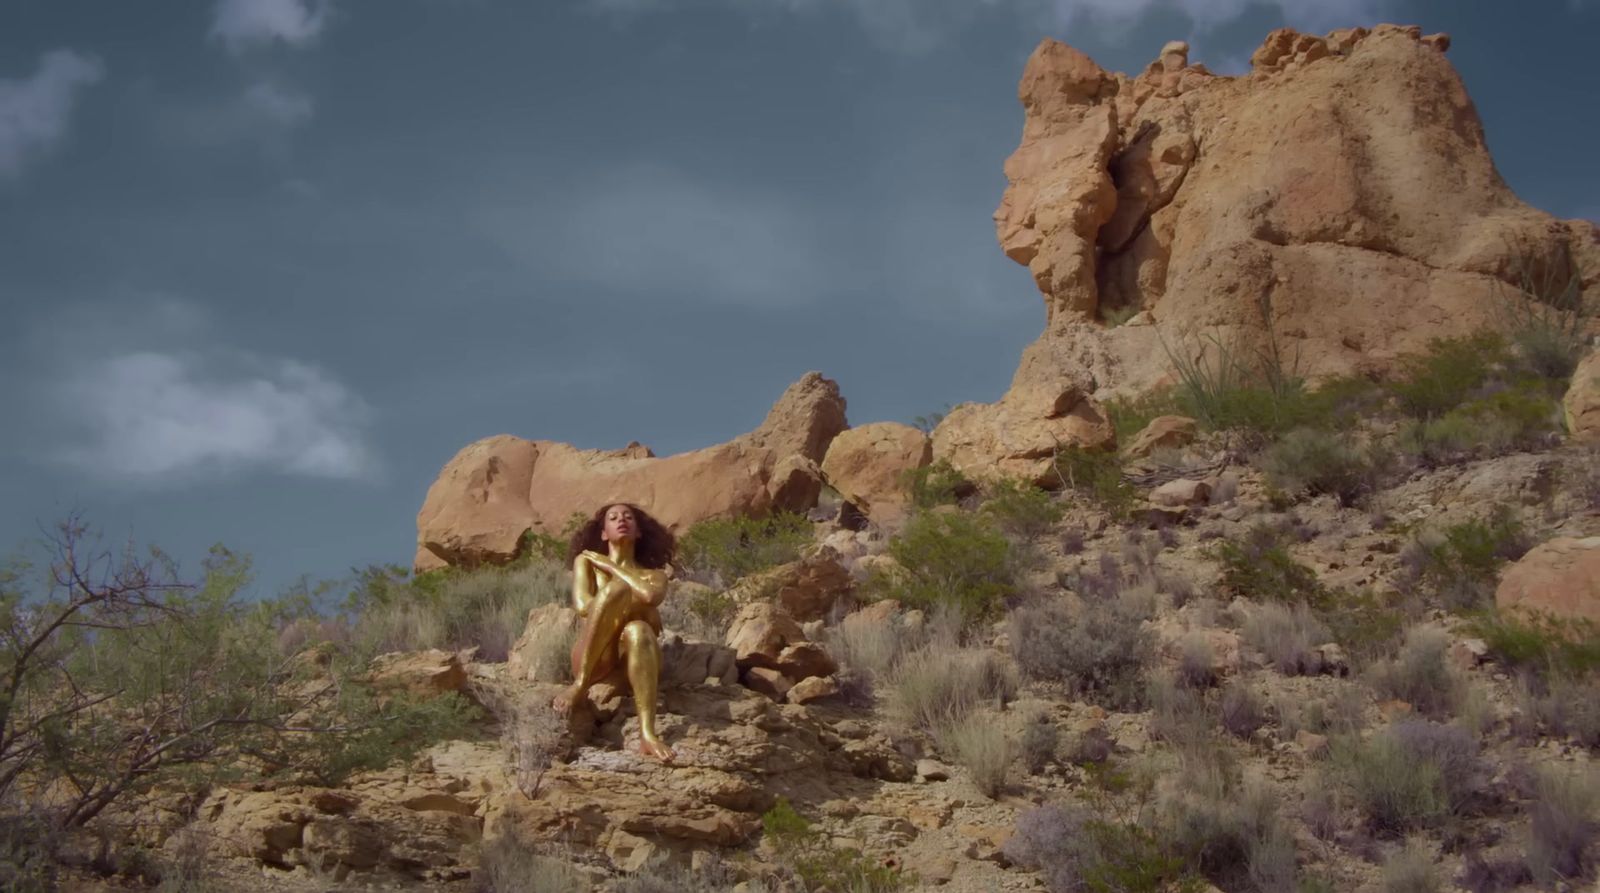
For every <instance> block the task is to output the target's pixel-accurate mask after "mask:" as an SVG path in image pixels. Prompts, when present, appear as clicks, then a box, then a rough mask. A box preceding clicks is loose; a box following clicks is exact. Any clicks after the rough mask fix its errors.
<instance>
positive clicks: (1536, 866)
mask: <svg viewBox="0 0 1600 893" xmlns="http://www.w3.org/2000/svg"><path fill="white" fill-rule="evenodd" d="M1529 812H1530V814H1531V818H1532V823H1531V826H1530V829H1529V830H1530V836H1529V841H1528V867H1529V868H1530V869H1532V871H1533V876H1534V879H1535V880H1537V881H1538V882H1539V883H1541V884H1545V885H1550V886H1553V885H1554V884H1555V883H1556V882H1557V881H1558V880H1559V881H1566V882H1573V881H1578V880H1582V879H1586V878H1588V877H1589V876H1590V875H1592V874H1593V872H1594V862H1595V860H1594V849H1595V842H1596V840H1597V839H1600V783H1597V782H1596V780H1595V777H1594V775H1593V774H1592V773H1588V772H1584V771H1583V770H1576V771H1573V772H1568V773H1562V772H1558V771H1555V770H1549V771H1546V772H1544V773H1543V774H1541V775H1540V776H1539V777H1538V780H1537V782H1536V784H1535V791H1534V802H1533V805H1532V807H1531V808H1530V809H1529Z"/></svg>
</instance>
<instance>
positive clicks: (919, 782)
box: [72, 26, 1600, 893]
mask: <svg viewBox="0 0 1600 893" xmlns="http://www.w3.org/2000/svg"><path fill="white" fill-rule="evenodd" d="M1448 43H1449V41H1448V39H1447V38H1445V37H1443V36H1441V35H1436V36H1432V37H1426V38H1425V37H1423V36H1421V35H1420V33H1418V32H1417V31H1416V29H1407V28H1400V27H1393V26H1384V27H1380V28H1377V29H1375V30H1374V31H1372V32H1370V33H1369V32H1367V31H1365V30H1363V29H1356V30H1351V31H1341V32H1335V33H1333V34H1330V35H1327V36H1326V37H1315V36H1310V35H1301V34H1296V33H1293V32H1288V31H1282V32H1275V33H1274V34H1272V35H1269V37H1268V38H1267V40H1266V42H1265V43H1264V44H1263V45H1262V47H1261V48H1260V50H1258V51H1257V53H1256V54H1255V56H1254V57H1253V60H1252V62H1253V70H1252V72H1251V73H1250V74H1248V75H1245V76H1242V77H1237V78H1223V77H1217V76H1215V75H1212V74H1210V73H1209V72H1207V71H1205V70H1204V68H1203V67H1201V66H1193V65H1189V64H1188V62H1187V59H1186V51H1185V48H1184V47H1183V46H1182V45H1181V44H1171V45H1168V47H1167V48H1166V49H1165V50H1164V51H1163V53H1162V56H1161V58H1160V59H1159V60H1158V61H1156V62H1155V63H1153V64H1152V65H1151V67H1150V68H1149V69H1148V70H1146V71H1145V72H1143V73H1141V74H1139V75H1137V76H1136V77H1131V78H1130V77H1127V76H1125V75H1121V74H1113V73H1109V72H1106V71H1104V70H1103V69H1101V68H1100V67H1099V66H1097V65H1096V64H1095V63H1094V62H1093V61H1092V60H1090V59H1088V57H1086V56H1084V55H1083V54H1082V53H1079V52H1077V51H1076V50H1073V49H1072V48H1070V47H1067V46H1064V45H1061V44H1059V43H1055V42H1046V43H1044V44H1042V45H1041V46H1040V47H1039V49H1038V50H1037V51H1036V52H1035V53H1034V55H1033V57H1032V58H1031V59H1030V61H1029V63H1028V65H1027V68H1026V70H1025V72H1024V74H1023V79H1022V85H1021V88H1020V97H1021V100H1022V102H1023V105H1024V108H1025V109H1026V112H1027V118H1026V123H1025V128H1024V133H1023V137H1022V144H1021V146H1020V147H1019V148H1018V150H1017V152H1016V154H1015V155H1013V156H1012V158H1011V159H1010V160H1009V161H1008V162H1007V166H1006V173H1007V176H1008V177H1009V179H1010V183H1011V185H1010V187H1009V188H1008V189H1007V191H1006V193H1005V196H1004V198H1003V199H1002V202H1001V205H1000V208H999V210H998V211H997V212H996V222H997V227H998V233H999V238H1000V242H1001V248H1002V249H1003V250H1004V251H1005V252H1006V253H1007V254H1008V255H1009V256H1010V257H1012V258H1013V259H1015V260H1017V261H1018V262H1020V263H1024V264H1026V265H1028V267H1029V268H1030V270H1032V271H1033V273H1034V278H1035V281H1036V282H1037V283H1038V285H1039V288H1040V291H1041V293H1042V294H1043V295H1044V297H1045V299H1046V302H1047V306H1048V307H1049V315H1048V320H1049V321H1048V325H1047V328H1046V331H1045V332H1044V334H1043V335H1042V336H1041V338H1040V339H1039V341H1037V342H1036V343H1035V344H1034V345H1032V346H1031V347H1030V348H1028V350H1027V351H1026V352H1025V353H1024V355H1023V357H1022V358H1021V361H1020V363H1019V367H1018V370H1017V374H1016V377H1015V379H1014V381H1013V384H1012V387H1011V389H1010V390H1009V391H1008V393H1007V394H1006V395H1004V397H1002V398H1001V399H1000V400H999V401H997V402H996V403H994V404H989V405H966V406H961V407H957V408H955V409H953V410H952V411H951V412H950V413H949V414H948V415H947V416H946V417H944V418H943V419H942V420H941V421H940V422H939V423H938V424H937V426H935V427H933V429H932V430H931V432H930V431H923V430H919V429H917V428H913V427H911V426H907V425H901V424H897V423H892V422H880V423H874V424H868V425H861V426H857V427H854V428H852V427H849V426H848V423H847V421H846V418H845V403H844V399H843V397H842V396H841V395H840V394H839V392H838V388H837V386H836V385H834V383H832V382H831V381H829V380H827V379H825V378H823V377H822V376H820V375H817V374H815V373H813V374H811V375H808V376H806V377H805V378H803V379H802V380H801V381H799V382H797V383H796V384H795V385H793V386H792V387H791V388H790V389H789V390H788V391H787V392H786V393H785V394H784V395H782V397H781V398H780V399H779V400H778V401H777V403H776V404H775V406H774V408H773V410H772V412H771V413H770V414H769V416H768V418H767V420H766V422H764V423H763V425H762V426H761V427H760V428H759V429H757V430H756V431H754V432H751V433H749V434H746V435H744V436H741V437H739V438H736V439H735V440H733V441H730V442H729V443H727V444H722V445H718V446H713V447H709V448H707V449H704V450H700V451H696V452H692V453H687V454H682V455H678V456H670V457H664V458H661V457H655V456H653V455H652V454H651V452H650V451H649V450H648V449H647V448H645V447H643V446H640V445H638V444H632V445H630V446H628V447H626V448H624V449H621V450H616V451H581V450H577V449H575V448H572V447H570V446H567V445H565V444H559V443H553V442H549V441H536V440H524V439H521V438H517V437H512V436H509V435H501V436H498V437H493V438H489V439H486V440H483V441H479V442H477V443H474V444H472V445H470V446H468V447H466V448H465V449H463V450H462V451H461V453H459V454H458V455H457V456H456V457H455V458H453V459H452V460H451V461H450V463H448V464H447V465H446V467H445V469H444V470H443V472H442V473H441V475H440V477H439V479H438V480H437V481H436V482H435V483H434V484H433V486H432V487H431V488H430V489H429V492H428V494H427V498H426V500H425V503H424V505H423V507H422V510H421V512H420V513H419V517H418V553H417V559H416V563H415V568H414V570H415V572H416V573H414V574H412V575H405V574H400V575H396V576H392V577H391V576H384V575H381V574H374V575H369V576H368V577H367V578H366V579H365V580H364V581H363V585H362V588H361V589H359V590H358V591H357V592H356V593H355V594H354V595H353V596H352V602H351V603H352V605H353V608H352V609H351V614H350V615H348V616H345V617H341V618H337V619H336V618H327V617H309V616H304V615H297V616H295V617H294V618H293V623H289V622H288V621H287V620H285V621H284V622H283V626H282V628H281V629H279V630H278V631H277V636H278V638H277V643H276V644H275V645H274V646H273V647H275V648H277V649H279V650H280V651H281V652H282V656H283V659H284V660H285V661H289V662H291V663H292V667H293V672H287V671H286V672H285V673H283V674H281V675H279V676H275V677H274V678H273V680H272V683H273V684H275V685H279V686H289V685H293V686H299V687H300V689H298V690H311V691H324V690H327V689H329V688H334V687H339V686H349V687H350V688H351V689H352V690H354V689H357V688H359V689H360V690H362V691H371V692H374V693H376V694H375V697H377V699H378V701H379V704H380V706H381V705H382V704H383V703H387V702H388V701H389V699H410V700H414V701H417V702H420V703H423V704H435V705H437V704H451V705H459V709H458V708H457V707H451V708H450V711H451V712H450V716H452V717H455V719H456V720H459V721H451V722H446V721H444V719H442V718H440V717H441V716H442V714H440V713H439V712H438V711H435V712H434V713H427V712H425V711H424V712H416V713H413V714H407V716H414V717H416V718H415V719H409V720H407V722H408V723H410V724H409V725H407V726H405V729H406V732H407V734H406V735H404V736H403V737H405V738H406V739H408V740H406V741H401V742H398V743H397V742H394V741H391V740H389V739H383V742H382V743H383V746H385V747H390V748H394V753H396V754H400V756H398V757H397V758H395V759H390V760H387V762H386V763H385V761H382V760H378V761H374V760H372V759H365V758H364V759H362V760H357V759H356V757H358V756H363V755H362V754H356V755H355V756H351V755H350V752H349V750H348V749H346V750H344V751H340V752H339V753H340V759H347V760H348V764H349V766H350V767H351V768H349V769H348V770H347V771H344V772H342V773H339V774H338V775H337V776H335V775H334V774H332V773H328V772H324V771H320V769H323V768H326V767H317V766H315V765H308V764H304V763H292V762H289V761H286V760H278V761H273V760H269V759H266V758H264V757H263V756H262V753H260V752H256V751H241V752H239V753H237V754H235V759H236V763H235V764H233V765H230V767H229V769H230V773H231V774H229V775H228V777H227V779H226V780H222V777H221V776H220V775H217V776H207V780H206V781H205V783H203V784H202V783H199V782H196V781H194V780H192V779H190V780H189V782H188V784H187V785H185V784H183V783H180V782H181V781H182V779H180V778H178V777H176V776H175V777H174V778H173V779H172V780H171V781H165V782H164V783H163V786H161V787H159V788H158V789H156V790H155V791H154V792H152V793H150V794H148V795H147V796H143V797H141V798H139V799H134V800H130V802H128V803H126V804H123V805H122V806H121V807H119V809H117V810H113V811H111V812H108V813H107V816H106V819H105V825H106V827H108V828H117V829H122V830H120V831H119V832H118V835H119V837H118V839H120V840H122V841H123V843H124V844H125V845H127V846H134V847H136V849H137V851H138V852H140V853H144V854H146V857H147V858H148V859H149V860H150V861H151V864H153V865H155V866H156V867H154V868H151V869H150V870H148V871H143V872H140V871H134V870H131V869H127V868H126V864H125V863H124V864H123V867H122V868H121V869H116V870H121V871H122V873H121V874H120V875H116V874H115V870H113V869H112V868H107V867H106V866H107V865H112V866H113V868H115V863H116V860H114V859H100V860H99V862H98V863H95V864H98V865H100V867H101V869H102V870H100V871H99V873H98V874H96V873H95V872H92V871H90V870H88V869H87V868H84V867H83V864H84V862H85V861H88V862H94V860H79V862H78V863H77V865H78V867H77V868H76V869H75V871H76V872H77V873H76V874H74V875H72V877H73V878H74V881H75V882H79V883H81V885H82V886H84V887H85V888H93V887H95V886H99V887H102V888H110V887H126V886H128V885H130V884H135V882H134V881H131V880H129V878H130V877H135V876H137V877H143V878H144V879H145V881H147V882H150V883H155V882H159V883H161V884H163V885H166V886H165V887H164V888H165V889H170V890H205V889H230V890H231V889H238V890H252V889H260V890H296V891H298V890H312V889H318V890H320V889H350V890H356V889H411V888H414V889H443V890H463V891H465V890H477V891H484V893H509V891H522V890H551V891H567V890H573V891H576V890H591V889H592V890H608V891H617V893H643V891H660V890H680V889H682V890H689V889H693V890H736V891H745V893H757V891H801V890H810V891H822V890H832V891H844V890H851V891H889V890H909V889H929V888H943V889H948V890H952V891H972V893H977V891H996V890H1017V891H1023V890H1030V891H1031V890H1048V891H1053V893H1064V891H1072V893H1076V891H1084V890H1104V891H1119V893H1138V891H1150V893H1155V891H1168V893H1176V891H1224V893H1286V891H1304V893H1311V891H1363V893H1367V891H1370V893H1400V891H1418V893H1421V891H1431V890H1445V889H1462V890H1469V891H1476V893H1490V891H1533V890H1573V891H1576V890H1582V889H1591V888H1590V887H1589V886H1587V885H1589V884H1592V883H1593V882H1594V878H1595V868H1596V865H1597V863H1600V769H1597V768H1596V767H1595V766H1594V765H1593V761H1594V755H1595V753H1596V749H1597V748H1600V707H1597V705H1600V630H1597V629H1596V627H1595V626H1594V624H1595V623H1596V622H1600V583H1597V581H1600V409H1597V407H1600V353H1596V352H1595V350H1594V343H1595V336H1596V335H1597V334H1600V329H1597V327H1596V320H1597V316H1600V312H1597V311H1600V307H1597V304H1600V285H1597V283H1600V279H1597V277H1600V234H1597V231H1596V229H1595V227H1594V226H1592V225H1590V224H1587V223H1583V222H1576V221H1557V220H1553V219H1551V218H1549V217H1548V216H1547V215H1544V214H1541V213H1540V212H1538V211H1535V210H1533V209H1530V208H1528V207H1526V206H1524V205H1522V204H1521V203H1520V202H1518V201H1517V200H1516V199H1515V197H1514V196H1512V195H1511V194H1510V192H1509V191H1508V190H1507V189H1506V187H1505V185H1504V183H1503V182H1501V180H1500V179H1499V177H1498V175H1497V174H1496V173H1495V171H1494V167H1493V164H1492V162H1491V160H1490V159H1489V156H1488V153H1487V151H1486V149H1485V147H1484V142H1483V134H1482V131H1481V127H1480V126H1479V124H1478V121H1477V119H1476V116H1475V115H1474V113H1473V110H1472V105H1471V102H1470V101H1469V100H1468V98H1467V97H1466V95H1465V92H1464V91H1463V89H1462V87H1461V84H1460V81H1459V78H1458V77H1457V76H1456V74H1455V72H1454V71H1453V70H1452V68H1451V67H1450V65H1449V63H1448V61H1447V59H1446V56H1445V52H1446V50H1447V49H1448ZM612 499H626V500H629V501H635V502H638V503H641V504H643V505H644V506H645V507H646V508H648V509H650V510H651V511H653V512H655V513H657V514H658V515H659V516H660V517H661V518H662V519H663V520H664V521H666V522H667V523H669V524H670V525H671V526H672V527H673V528H674V530H675V531H676V532H677V533H678V534H679V535H680V537H681V545H682V549H681V551H680V556H679V557H680V562H679V567H677V568H676V570H675V577H674V579H673V581H672V583H671V589H670V592H669V595H668V597H667V600H666V602H665V603H664V604H663V607H662V614H663V618H664V620H665V624H666V627H667V632H666V634H665V635H664V636H663V640H662V645H663V660H664V669H663V678H662V693H661V717H660V727H661V732H662V734H663V736H664V737H665V739H666V740H667V742H668V743H669V744H670V746H671V747H672V748H673V750H674V751H675V752H676V759H675V760H674V761H673V762H671V763H669V764H662V763H659V762H656V761H654V760H650V759H646V758H644V757H641V756H639V755H638V743H639V727H638V719H637V716H636V710H635V707H634V704H633V702H632V698H631V696H630V693H629V691H628V687H627V685H626V682H625V680H624V679H623V678H621V677H617V678H613V679H611V680H608V681H607V682H604V683H601V684H600V685H597V686H596V687H595V688H594V689H593V690H591V691H590V692H589V695H588V697H587V700H586V701H584V702H583V703H581V704H580V705H579V706H578V709H576V710H575V711H573V713H572V714H571V715H570V716H558V715H557V714H556V713H555V712H554V711H553V710H552V709H551V707H550V703H551V700H552V698H553V697H554V696H555V695H556V694H557V693H558V692H559V691H561V689H562V686H563V684H564V683H567V682H569V681H570V679H569V672H570V670H569V668H570V664H569V662H568V655H569V653H570V649H571V646H572V642H573V640H574V637H575V636H576V635H577V629H578V618H577V617H576V615H575V614H574V612H573V611H572V610H571V608H570V607H568V602H567V591H566V587H567V585H568V583H567V580H566V578H565V576H564V574H565V571H564V569H563V567H562V562H561V561H560V560H559V552H560V547H561V545H562V544H561V542H560V541H559V539H558V537H559V535H560V534H561V532H562V531H563V529H564V528H565V527H566V525H567V524H568V522H569V519H570V517H571V515H572V514H573V513H574V512H576V511H585V510H591V509H593V508H594V507H595V506H597V505H599V504H603V503H604V502H606V501H608V500H612ZM367 651H382V652H385V653H383V654H382V655H381V656H379V657H377V658H375V659H374V660H372V661H371V662H370V663H367V662H366V657H365V655H366V653H367ZM348 654H359V655H361V656H362V670H361V673H360V674H359V676H358V677H356V676H351V677H346V676H341V675H339V673H338V671H337V668H338V667H339V666H340V656H341V655H348ZM429 717H432V718H429ZM294 733H295V732H294V730H293V729H291V730H290V731H287V732H284V733H283V734H288V735H292V734H294ZM374 740H377V739H374ZM400 745H410V746H407V747H401V746H400ZM376 747H377V745H376V744H374V745H373V748H371V749H376ZM330 752H331V751H330ZM382 753H385V754H387V753H389V751H382ZM366 756H370V755H366ZM375 762H376V763H378V764H380V765H374V763H375ZM107 836H109V832H107ZM105 849H106V851H108V852H110V851H116V850H117V849H118V848H117V847H114V846H111V845H110V844H107V845H106V847H105ZM107 875H110V876H107ZM156 878H159V881H156Z"/></svg>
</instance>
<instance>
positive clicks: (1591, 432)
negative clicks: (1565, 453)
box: [1561, 350, 1600, 442]
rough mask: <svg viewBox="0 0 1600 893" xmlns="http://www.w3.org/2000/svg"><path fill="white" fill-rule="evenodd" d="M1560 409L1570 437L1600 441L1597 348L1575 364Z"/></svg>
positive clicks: (1599, 358)
mask: <svg viewBox="0 0 1600 893" xmlns="http://www.w3.org/2000/svg"><path fill="white" fill-rule="evenodd" d="M1561 408H1562V410H1563V411H1564V413H1565V415H1566V419H1567V431H1569V432H1571V434H1572V436H1573V437H1576V438H1578V439H1580V440H1591V441H1597V442H1600V350H1595V351H1590V353H1589V355H1588V356H1586V357H1584V358H1583V360H1582V361H1581V362H1579V363H1578V368H1577V370H1576V371H1574V372H1573V373H1572V384H1571V385H1570V386H1569V387H1568V388H1567V395H1566V397H1564V398H1563V399H1562V401H1561Z"/></svg>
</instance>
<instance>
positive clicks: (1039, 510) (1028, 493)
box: [980, 478, 1066, 540]
mask: <svg viewBox="0 0 1600 893" xmlns="http://www.w3.org/2000/svg"><path fill="white" fill-rule="evenodd" d="M980 511H982V512H983V513H984V514H986V515H988V516H989V517H990V518H992V519H994V522H995V524H996V525H998V526H999V528H1000V529H1001V530H1002V531H1004V532H1005V533H1007V534H1009V535H1010V536H1014V537H1017V538H1018V539H1023V540H1031V539H1034V538H1036V537H1038V536H1041V535H1043V534H1044V533H1045V531H1047V530H1049V529H1050V527H1051V526H1052V525H1054V524H1055V523H1056V522H1057V521H1060V520H1061V516H1062V515H1063V514H1065V513H1066V510H1065V509H1064V508H1063V507H1062V506H1061V503H1059V502H1057V501H1056V500H1055V499H1053V498H1051V496H1050V494H1049V493H1046V492H1045V491H1043V490H1041V489H1039V488H1038V487H1036V486H1034V485H1033V484H1030V483H1028V482H1026V481H1019V480H1015V479H1012V478H1007V479H1005V480H1000V481H996V482H994V483H992V484H990V485H989V486H988V487H987V488H986V492H985V493H984V500H983V505H982V507H981V508H980Z"/></svg>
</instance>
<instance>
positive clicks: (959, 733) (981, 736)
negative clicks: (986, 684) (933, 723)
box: [939, 712, 1018, 799]
mask: <svg viewBox="0 0 1600 893" xmlns="http://www.w3.org/2000/svg"><path fill="white" fill-rule="evenodd" d="M939 738H940V742H941V746H943V747H945V748H948V749H949V750H950V751H951V752H952V753H954V754H955V758H956V761H957V762H959V763H960V764H961V765H962V767H964V768H965V769H966V770H967V777H968V778H970V779H971V780H972V784H973V786H974V787H976V788H977V789H978V790H979V791H981V792H982V793H983V795H984V796H985V797H988V798H990V799H994V798H996V797H998V796H999V794H1000V792H1001V791H1002V790H1004V789H1005V786H1006V772H1007V770H1008V769H1009V768H1010V767H1011V763H1012V762H1013V761H1014V760H1016V758H1017V755H1018V747H1017V744H1016V742H1014V741H1012V739H1011V736H1010V734H1008V733H1007V731H1006V728H1005V724H1004V723H1003V722H1002V721H1001V719H1000V717H998V716H996V715H994V714H992V713H987V712H983V713H973V714H970V715H968V716H967V717H965V718H964V719H962V720H961V721H960V722H957V723H955V724H954V725H951V726H950V727H948V728H946V729H944V730H942V732H941V733H940V735H939Z"/></svg>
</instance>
